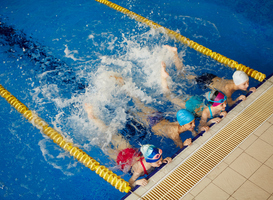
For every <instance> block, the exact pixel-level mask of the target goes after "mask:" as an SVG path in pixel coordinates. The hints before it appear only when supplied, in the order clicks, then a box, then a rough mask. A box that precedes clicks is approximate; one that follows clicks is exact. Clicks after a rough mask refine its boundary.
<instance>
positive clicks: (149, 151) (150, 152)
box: [140, 144, 162, 163]
mask: <svg viewBox="0 0 273 200" xmlns="http://www.w3.org/2000/svg"><path fill="white" fill-rule="evenodd" d="M140 151H141V153H142V154H143V156H144V159H145V160H146V162H148V163H154V162H156V161H158V160H159V159H160V158H161V154H162V150H161V149H159V148H156V147H155V146H154V145H151V144H145V145H142V146H141V147H140Z"/></svg>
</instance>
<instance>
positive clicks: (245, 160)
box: [182, 116, 273, 200]
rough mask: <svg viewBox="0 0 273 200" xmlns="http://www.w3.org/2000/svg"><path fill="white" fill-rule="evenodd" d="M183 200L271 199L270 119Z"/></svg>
mask: <svg viewBox="0 0 273 200" xmlns="http://www.w3.org/2000/svg"><path fill="white" fill-rule="evenodd" d="M182 199H183V200H184V199H186V200H187V199H196V200H199V199H200V200H201V199H202V200H203V199H204V200H206V199H209V200H216V199H221V200H222V199H228V200H233V199H238V200H244V199H245V200H252V199H253V200H264V199H265V200H267V199H268V200H273V116H271V117H270V118H269V119H268V120H267V121H266V122H265V123H263V124H262V126H260V127H259V129H257V130H256V131H255V132H254V133H253V134H252V135H251V136H250V137H248V138H247V139H246V140H245V141H244V142H243V143H242V144H241V145H240V146H238V147H237V148H236V149H235V150H234V151H233V152H232V153H231V154H230V155H229V156H228V157H227V158H226V159H224V160H223V162H222V163H220V164H219V165H218V166H217V167H216V168H215V169H214V170H213V171H212V172H211V173H209V174H208V175H207V176H206V177H205V178H204V179H203V180H202V181H201V182H200V183H199V184H198V185H196V186H195V187H194V188H193V189H192V190H191V191H190V192H189V193H188V194H187V195H186V196H185V197H184V198H182Z"/></svg>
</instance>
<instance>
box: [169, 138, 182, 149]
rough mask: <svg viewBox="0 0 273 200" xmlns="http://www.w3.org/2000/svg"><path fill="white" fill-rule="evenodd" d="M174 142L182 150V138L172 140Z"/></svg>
mask: <svg viewBox="0 0 273 200" xmlns="http://www.w3.org/2000/svg"><path fill="white" fill-rule="evenodd" d="M172 140H173V141H174V143H175V144H176V146H178V147H180V148H182V147H183V146H184V144H183V142H182V140H181V139H180V138H172Z"/></svg>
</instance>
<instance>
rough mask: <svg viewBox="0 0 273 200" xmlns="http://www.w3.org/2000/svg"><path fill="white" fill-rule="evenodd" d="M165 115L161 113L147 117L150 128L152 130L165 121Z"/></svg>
mask: <svg viewBox="0 0 273 200" xmlns="http://www.w3.org/2000/svg"><path fill="white" fill-rule="evenodd" d="M163 119H164V117H163V114H162V113H161V112H154V113H152V115H150V116H148V117H147V121H148V123H149V126H150V128H152V127H153V126H154V125H156V124H157V123H158V122H160V121H161V120H163Z"/></svg>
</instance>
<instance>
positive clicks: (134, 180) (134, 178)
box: [129, 172, 148, 188]
mask: <svg viewBox="0 0 273 200" xmlns="http://www.w3.org/2000/svg"><path fill="white" fill-rule="evenodd" d="M140 176H141V173H140V172H134V174H133V176H132V177H131V178H130V180H129V184H130V186H131V187H132V188H133V187H135V186H136V185H141V186H145V185H147V183H148V181H147V180H146V179H145V178H143V179H140V180H137V179H138V177H140Z"/></svg>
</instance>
